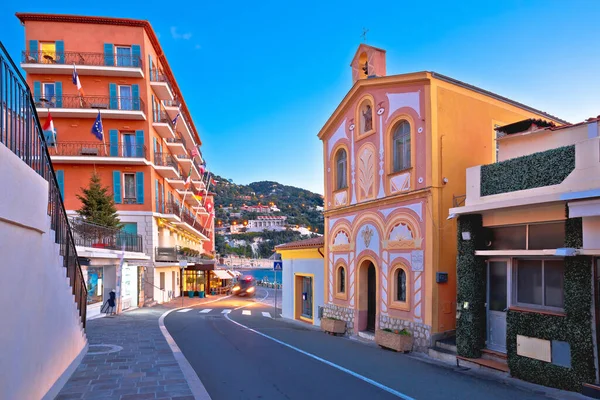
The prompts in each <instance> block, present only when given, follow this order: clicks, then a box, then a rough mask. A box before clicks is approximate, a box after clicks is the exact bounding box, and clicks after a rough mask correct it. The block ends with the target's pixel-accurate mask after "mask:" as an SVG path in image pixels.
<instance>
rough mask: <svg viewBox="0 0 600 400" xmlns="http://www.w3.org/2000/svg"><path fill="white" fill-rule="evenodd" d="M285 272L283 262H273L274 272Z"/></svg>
mask: <svg viewBox="0 0 600 400" xmlns="http://www.w3.org/2000/svg"><path fill="white" fill-rule="evenodd" d="M282 270H283V261H280V260H278V261H273V271H282Z"/></svg>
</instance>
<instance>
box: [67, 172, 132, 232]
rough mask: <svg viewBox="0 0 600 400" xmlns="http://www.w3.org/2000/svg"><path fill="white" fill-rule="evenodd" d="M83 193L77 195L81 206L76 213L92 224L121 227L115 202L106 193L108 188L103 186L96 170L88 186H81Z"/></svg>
mask: <svg viewBox="0 0 600 400" xmlns="http://www.w3.org/2000/svg"><path fill="white" fill-rule="evenodd" d="M81 191H82V192H83V195H79V194H78V195H77V198H78V199H79V200H80V201H81V204H82V206H81V208H80V209H79V210H77V213H79V215H81V216H82V217H84V218H85V220H86V221H88V222H92V223H94V224H98V225H103V226H108V227H111V228H117V229H121V220H119V216H118V215H117V209H116V208H115V202H114V200H113V198H112V196H111V195H110V194H109V193H108V188H107V187H103V186H102V184H101V181H100V177H99V176H98V174H96V172H94V173H93V174H92V177H91V179H90V185H89V187H88V188H81Z"/></svg>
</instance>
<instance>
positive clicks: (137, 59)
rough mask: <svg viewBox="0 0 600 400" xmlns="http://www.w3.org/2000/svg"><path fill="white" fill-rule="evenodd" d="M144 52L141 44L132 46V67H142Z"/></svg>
mask: <svg viewBox="0 0 600 400" xmlns="http://www.w3.org/2000/svg"><path fill="white" fill-rule="evenodd" d="M141 55H142V52H141V49H140V45H139V44H132V45H131V58H132V60H131V61H132V63H131V65H133V66H134V67H140V66H141V64H142V57H141Z"/></svg>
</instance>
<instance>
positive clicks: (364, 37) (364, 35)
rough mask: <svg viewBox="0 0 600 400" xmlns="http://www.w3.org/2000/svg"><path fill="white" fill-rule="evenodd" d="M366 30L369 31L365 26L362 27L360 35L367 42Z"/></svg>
mask: <svg viewBox="0 0 600 400" xmlns="http://www.w3.org/2000/svg"><path fill="white" fill-rule="evenodd" d="M367 32H369V30H368V29H367V28H363V33H362V34H361V35H360V36H362V38H363V41H364V42H365V43H367Z"/></svg>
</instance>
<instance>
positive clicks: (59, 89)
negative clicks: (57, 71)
mask: <svg viewBox="0 0 600 400" xmlns="http://www.w3.org/2000/svg"><path fill="white" fill-rule="evenodd" d="M54 92H55V93H56V101H55V102H54V105H55V106H56V108H62V101H63V98H62V82H54Z"/></svg>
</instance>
